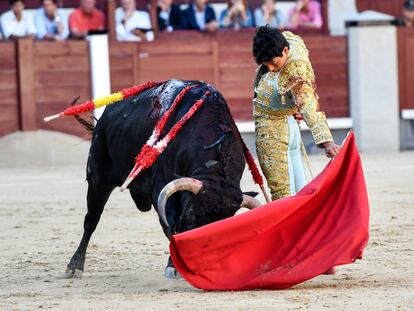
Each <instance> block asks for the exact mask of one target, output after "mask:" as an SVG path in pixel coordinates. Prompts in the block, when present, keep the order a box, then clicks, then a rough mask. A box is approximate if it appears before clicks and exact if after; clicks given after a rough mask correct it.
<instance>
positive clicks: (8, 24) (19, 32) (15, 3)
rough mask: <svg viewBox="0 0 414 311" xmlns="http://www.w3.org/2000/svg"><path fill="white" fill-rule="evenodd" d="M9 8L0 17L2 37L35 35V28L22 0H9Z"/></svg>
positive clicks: (11, 37) (12, 37)
mask: <svg viewBox="0 0 414 311" xmlns="http://www.w3.org/2000/svg"><path fill="white" fill-rule="evenodd" d="M10 6H11V10H10V11H7V12H5V13H3V14H2V15H1V17H0V24H1V29H2V30H3V34H4V38H6V39H16V38H22V37H33V38H34V37H35V35H36V28H35V26H34V24H33V20H32V19H31V18H30V17H29V16H28V15H27V13H26V12H25V11H24V0H10Z"/></svg>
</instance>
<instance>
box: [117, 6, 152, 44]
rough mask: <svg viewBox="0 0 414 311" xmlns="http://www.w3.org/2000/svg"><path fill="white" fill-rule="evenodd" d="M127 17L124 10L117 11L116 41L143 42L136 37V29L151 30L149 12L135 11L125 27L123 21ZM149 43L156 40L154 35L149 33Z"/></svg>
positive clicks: (147, 34)
mask: <svg viewBox="0 0 414 311" xmlns="http://www.w3.org/2000/svg"><path fill="white" fill-rule="evenodd" d="M124 16H125V11H124V10H123V9H122V8H120V7H119V8H117V9H116V10H115V23H116V39H117V40H118V41H141V38H140V37H138V36H136V35H134V33H133V32H132V31H133V30H134V29H137V28H138V29H151V19H150V16H149V14H148V12H145V11H138V10H135V11H134V13H133V14H132V16H131V17H130V18H128V19H127V21H126V23H125V25H123V24H122V19H123V18H124ZM146 37H147V40H148V41H152V40H154V33H153V32H152V31H148V32H147V33H146Z"/></svg>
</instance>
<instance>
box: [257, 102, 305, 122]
mask: <svg viewBox="0 0 414 311" xmlns="http://www.w3.org/2000/svg"><path fill="white" fill-rule="evenodd" d="M297 111H298V108H297V107H296V106H293V107H290V108H287V109H283V110H271V109H266V108H262V107H260V106H258V105H254V106H253V116H254V117H262V118H265V119H280V118H286V117H288V116H290V115H292V114H294V113H295V112H297Z"/></svg>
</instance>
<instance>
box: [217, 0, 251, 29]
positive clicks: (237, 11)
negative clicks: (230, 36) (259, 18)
mask: <svg viewBox="0 0 414 311" xmlns="http://www.w3.org/2000/svg"><path fill="white" fill-rule="evenodd" d="M249 27H254V20H253V14H252V11H251V10H250V9H249V8H248V7H247V0H227V9H225V10H224V11H223V12H221V15H220V28H227V29H236V30H238V29H240V28H249Z"/></svg>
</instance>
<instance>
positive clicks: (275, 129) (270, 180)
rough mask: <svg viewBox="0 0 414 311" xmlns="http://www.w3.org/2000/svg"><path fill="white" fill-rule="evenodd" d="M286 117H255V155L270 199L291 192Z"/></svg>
mask: <svg viewBox="0 0 414 311" xmlns="http://www.w3.org/2000/svg"><path fill="white" fill-rule="evenodd" d="M287 118H288V116H286V117H280V118H274V119H268V118H264V117H259V116H256V117H255V128H256V151H257V157H258V159H259V163H260V167H261V168H262V171H263V174H264V175H265V177H266V180H267V184H268V186H269V188H270V192H271V194H272V200H277V199H279V198H282V197H286V196H288V195H290V194H291V192H290V181H289V167H288V144H289V125H288V120H287Z"/></svg>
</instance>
